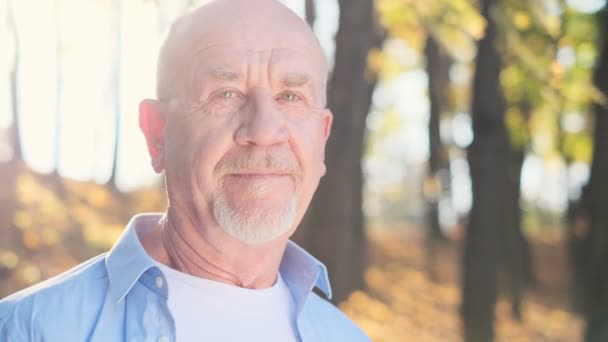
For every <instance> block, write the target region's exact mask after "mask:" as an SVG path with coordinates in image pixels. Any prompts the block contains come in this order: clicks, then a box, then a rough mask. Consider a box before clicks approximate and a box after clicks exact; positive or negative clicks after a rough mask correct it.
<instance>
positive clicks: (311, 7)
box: [305, 0, 317, 28]
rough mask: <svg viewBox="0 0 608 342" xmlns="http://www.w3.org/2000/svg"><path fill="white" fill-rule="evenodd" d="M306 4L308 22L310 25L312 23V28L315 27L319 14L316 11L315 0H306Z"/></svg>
mask: <svg viewBox="0 0 608 342" xmlns="http://www.w3.org/2000/svg"><path fill="white" fill-rule="evenodd" d="M305 6H306V8H305V13H306V22H307V23H308V25H310V27H311V28H314V27H315V20H316V19H317V14H316V11H315V0H306V2H305Z"/></svg>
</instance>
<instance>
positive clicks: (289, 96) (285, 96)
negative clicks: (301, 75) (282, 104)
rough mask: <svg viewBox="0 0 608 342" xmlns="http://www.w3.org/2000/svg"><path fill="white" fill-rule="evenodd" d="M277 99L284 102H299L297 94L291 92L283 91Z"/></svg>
mask: <svg viewBox="0 0 608 342" xmlns="http://www.w3.org/2000/svg"><path fill="white" fill-rule="evenodd" d="M279 98H280V99H281V100H283V101H286V102H297V101H300V100H301V98H300V96H299V95H298V94H296V93H293V92H291V91H285V92H283V93H281V95H279Z"/></svg>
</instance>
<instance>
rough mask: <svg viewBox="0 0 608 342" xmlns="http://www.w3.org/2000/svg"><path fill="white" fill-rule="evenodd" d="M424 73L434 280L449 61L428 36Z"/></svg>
mask: <svg viewBox="0 0 608 342" xmlns="http://www.w3.org/2000/svg"><path fill="white" fill-rule="evenodd" d="M424 51H425V54H426V70H427V75H428V78H429V88H428V93H429V94H428V96H429V102H430V118H429V147H430V155H429V165H428V174H427V179H426V181H425V187H424V188H425V191H424V195H425V200H426V202H427V212H426V243H427V248H426V249H427V266H428V267H427V269H428V272H429V275H430V277H431V279H435V278H436V274H435V264H434V261H435V260H436V254H437V253H436V250H437V247H438V243H440V242H443V241H444V240H445V236H444V234H443V232H442V231H441V225H440V223H439V200H440V199H441V195H442V181H443V180H442V179H441V173H440V171H442V170H443V171H444V172H445V171H446V170H447V168H448V163H449V161H448V155H447V150H446V148H445V146H444V145H443V143H442V142H441V132H440V123H441V113H442V112H443V111H444V110H445V109H444V108H445V104H446V102H447V91H448V84H449V83H448V82H449V63H450V61H449V58H448V56H447V55H446V54H445V53H444V52H443V51H441V48H440V46H439V43H438V42H437V41H436V40H435V38H433V36H431V35H430V34H429V36H428V38H427V41H426V47H425V50H424Z"/></svg>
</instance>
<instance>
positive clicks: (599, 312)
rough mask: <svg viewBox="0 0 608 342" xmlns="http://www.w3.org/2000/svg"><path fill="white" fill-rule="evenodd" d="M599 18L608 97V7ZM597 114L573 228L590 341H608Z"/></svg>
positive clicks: (599, 82)
mask: <svg viewBox="0 0 608 342" xmlns="http://www.w3.org/2000/svg"><path fill="white" fill-rule="evenodd" d="M599 19H600V21H599V25H600V28H601V34H600V37H601V43H600V45H599V46H600V54H599V58H598V64H597V67H596V70H595V77H594V82H595V85H596V86H597V87H598V88H599V89H600V91H601V92H602V93H603V94H604V96H608V6H607V7H605V8H604V9H603V10H602V11H601V12H600V13H599ZM593 112H594V116H595V129H594V137H593V143H594V145H593V160H592V163H591V174H590V178H589V183H587V185H586V186H585V188H584V189H583V194H582V196H581V200H580V203H579V205H578V206H577V207H578V209H577V211H576V214H575V218H574V224H573V227H572V233H573V234H572V235H573V236H572V246H573V256H574V262H575V268H574V273H575V276H576V279H575V282H576V284H577V285H578V286H577V289H578V290H579V291H578V294H579V296H578V297H579V298H580V299H581V303H580V304H581V308H582V309H583V313H584V315H585V318H586V321H587V327H586V332H585V340H586V341H588V342H596V341H607V340H608V272H606V270H608V205H607V203H608V105H607V104H598V103H596V104H594V105H593Z"/></svg>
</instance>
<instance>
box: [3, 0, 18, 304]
mask: <svg viewBox="0 0 608 342" xmlns="http://www.w3.org/2000/svg"><path fill="white" fill-rule="evenodd" d="M7 4H8V6H7V13H6V15H7V24H8V27H9V29H10V30H11V33H12V34H13V41H14V44H15V45H14V56H13V65H12V66H11V71H10V75H9V83H10V85H9V89H10V101H11V105H12V106H11V107H12V112H11V115H12V121H13V122H12V125H11V127H10V128H9V137H10V144H11V148H12V149H13V154H12V157H11V159H10V160H8V161H6V162H0V179H2V191H0V248H6V249H9V250H17V249H18V246H20V241H21V239H20V237H21V236H20V234H19V229H17V227H16V226H15V223H14V220H13V218H14V217H15V210H16V208H17V175H18V173H19V171H20V170H21V168H22V166H23V154H22V150H21V138H20V130H19V116H18V113H19V102H18V95H17V91H18V89H19V87H18V83H17V82H18V80H19V77H18V73H19V35H18V32H17V26H16V23H15V12H14V9H13V8H12V2H11V1H8V3H7ZM11 272H12V269H9V268H7V267H6V266H4V265H0V283H5V282H6V280H5V279H8V278H9V277H10V275H11ZM0 290H2V289H0ZM0 296H1V294H0Z"/></svg>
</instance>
